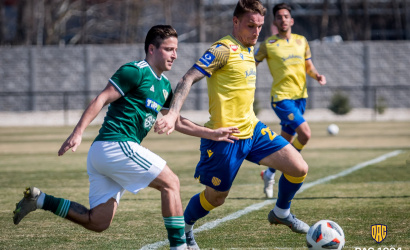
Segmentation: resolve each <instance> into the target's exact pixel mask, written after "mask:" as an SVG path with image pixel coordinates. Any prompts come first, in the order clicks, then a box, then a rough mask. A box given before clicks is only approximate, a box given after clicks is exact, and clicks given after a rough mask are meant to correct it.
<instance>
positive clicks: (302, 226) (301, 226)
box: [268, 210, 310, 234]
mask: <svg viewBox="0 0 410 250" xmlns="http://www.w3.org/2000/svg"><path fill="white" fill-rule="evenodd" d="M268 221H269V222H270V224H275V225H278V224H283V225H285V226H288V227H289V228H290V229H291V230H292V231H293V232H295V233H300V234H307V232H308V231H309V228H310V227H309V225H308V224H306V223H305V222H303V221H301V220H299V219H298V218H296V217H295V216H294V215H293V214H289V216H288V217H286V218H284V219H282V218H279V217H277V216H276V214H275V213H274V212H273V210H271V211H270V212H269V214H268Z"/></svg>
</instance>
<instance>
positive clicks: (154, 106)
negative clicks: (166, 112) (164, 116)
mask: <svg viewBox="0 0 410 250" xmlns="http://www.w3.org/2000/svg"><path fill="white" fill-rule="evenodd" d="M145 107H147V108H149V109H152V110H154V111H155V112H157V113H158V112H159V111H160V110H161V109H162V106H161V105H160V104H159V103H157V102H156V101H154V100H151V99H149V98H147V100H146V101H145Z"/></svg>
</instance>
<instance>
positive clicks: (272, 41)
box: [268, 39, 277, 43]
mask: <svg viewBox="0 0 410 250" xmlns="http://www.w3.org/2000/svg"><path fill="white" fill-rule="evenodd" d="M276 41H277V40H276V39H274V40H269V41H268V42H269V43H276Z"/></svg>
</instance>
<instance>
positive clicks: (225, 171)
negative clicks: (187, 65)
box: [155, 0, 309, 248]
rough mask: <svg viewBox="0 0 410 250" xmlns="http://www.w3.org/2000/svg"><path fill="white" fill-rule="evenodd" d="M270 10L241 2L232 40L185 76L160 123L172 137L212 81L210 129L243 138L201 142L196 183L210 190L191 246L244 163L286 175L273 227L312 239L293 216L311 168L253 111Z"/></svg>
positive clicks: (196, 211) (188, 222)
mask: <svg viewBox="0 0 410 250" xmlns="http://www.w3.org/2000/svg"><path fill="white" fill-rule="evenodd" d="M265 12H266V9H265V8H264V7H263V5H262V3H261V2H260V1H259V0H240V1H239V2H238V4H237V5H236V8H235V11H234V14H233V31H232V34H231V35H228V36H225V37H223V38H221V39H219V40H218V41H216V42H215V43H214V44H213V45H212V46H211V47H210V48H209V49H208V50H207V51H206V52H205V53H204V54H203V56H202V57H201V58H200V59H199V60H198V61H197V62H196V63H195V64H194V66H193V67H192V68H191V69H189V70H188V72H187V73H186V74H185V75H184V76H183V77H182V80H181V81H180V82H179V83H178V85H177V87H176V89H175V95H174V97H173V99H172V103H171V106H170V110H169V113H168V115H166V116H164V117H162V118H161V119H158V121H157V122H156V124H155V131H156V132H158V133H160V134H161V133H166V134H169V133H171V132H172V131H173V130H174V128H175V124H176V123H175V122H176V121H177V118H178V117H179V112H180V110H181V107H182V104H183V102H184V100H185V98H186V96H187V95H188V93H189V90H190V89H191V86H192V84H194V83H195V82H197V81H199V80H200V79H202V78H204V77H207V84H208V96H209V112H210V120H209V121H208V122H207V123H206V124H205V126H206V127H208V128H212V129H217V128H221V127H230V126H234V127H237V128H238V129H239V130H240V133H238V134H234V135H236V136H237V137H238V138H239V140H237V141H235V142H234V143H225V142H214V141H210V140H208V139H201V147H200V151H201V158H200V160H199V163H198V165H197V167H196V169H195V174H194V178H196V179H198V180H199V182H200V183H201V184H203V185H204V186H205V190H204V191H203V192H201V193H198V194H196V195H194V196H193V197H192V198H191V200H190V201H189V203H188V205H187V207H186V208H185V212H184V220H185V233H186V239H187V245H188V246H190V247H193V248H196V247H197V244H196V241H195V238H194V235H193V226H194V224H195V222H196V221H197V220H199V219H200V218H203V217H204V216H206V215H207V214H209V212H210V211H211V210H213V209H215V208H216V207H219V206H221V205H222V204H223V203H224V202H225V199H226V197H227V196H228V194H229V191H230V188H231V186H232V183H233V181H234V179H235V177H236V174H237V173H238V171H239V168H240V166H241V165H242V162H243V161H244V160H248V161H250V162H253V163H255V164H261V165H265V166H268V167H272V168H275V169H277V170H280V171H281V172H282V173H283V175H282V177H281V178H280V181H279V193H278V199H277V202H276V204H275V207H274V208H273V209H272V210H270V211H269V213H268V221H269V222H270V223H271V224H284V225H286V226H288V227H290V228H291V230H292V231H294V232H297V233H302V234H306V233H307V231H308V229H309V226H308V225H307V224H306V223H305V222H303V221H301V220H299V219H297V218H296V217H295V216H294V215H293V214H292V213H290V205H291V201H292V199H293V197H294V195H295V194H296V192H297V191H298V190H299V188H300V187H301V186H302V184H303V181H304V179H305V177H306V174H307V171H308V165H307V164H306V162H305V161H304V160H303V158H302V155H301V154H299V153H298V151H296V150H295V148H294V147H292V146H291V145H290V144H289V142H288V141H286V140H285V139H284V138H283V137H282V136H280V135H278V134H277V133H275V132H273V131H272V130H270V129H269V128H268V127H267V126H266V125H265V124H263V123H262V122H260V121H259V120H258V119H257V117H256V115H255V112H254V111H253V102H254V96H255V83H256V64H255V58H254V51H253V46H254V45H255V44H256V42H257V40H258V36H259V33H260V31H261V28H262V25H263V23H264V16H265Z"/></svg>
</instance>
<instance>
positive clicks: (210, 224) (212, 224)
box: [141, 150, 403, 250]
mask: <svg viewBox="0 0 410 250" xmlns="http://www.w3.org/2000/svg"><path fill="white" fill-rule="evenodd" d="M402 152H403V151H402V150H396V151H393V152H390V153H387V154H384V155H382V156H379V157H377V158H375V159H373V160H370V161H366V162H362V163H359V164H357V165H356V166H353V167H351V168H349V169H346V170H344V171H342V172H340V173H338V174H335V175H329V176H327V177H324V178H322V179H319V180H316V181H314V182H309V183H306V184H303V185H302V187H301V188H300V189H299V191H298V193H301V192H303V191H305V190H306V189H308V188H311V187H314V186H316V185H319V184H322V183H325V182H328V181H330V180H333V179H336V178H339V177H343V176H346V175H348V174H350V173H352V172H354V171H357V170H359V169H362V168H364V167H367V166H369V165H372V164H376V163H379V162H382V161H384V160H387V159H388V158H391V157H394V156H396V155H399V154H401V153H402ZM275 202H276V199H270V200H265V201H263V202H260V203H256V204H253V205H250V206H249V207H246V208H244V209H242V210H239V211H237V212H235V213H232V214H230V215H228V216H226V217H224V218H222V219H217V220H214V221H210V222H207V223H205V224H203V225H202V226H200V227H198V228H196V229H194V233H199V232H201V231H205V230H209V229H212V228H214V227H216V226H218V225H219V224H221V223H224V222H226V221H230V220H234V219H237V218H239V217H241V216H242V215H245V214H247V213H250V212H253V211H256V210H259V209H261V208H262V207H264V206H266V205H269V204H273V203H275ZM167 244H169V241H168V240H163V241H158V242H155V243H153V244H149V245H145V246H143V247H142V248H141V250H148V249H157V248H158V247H160V246H165V245H167Z"/></svg>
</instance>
